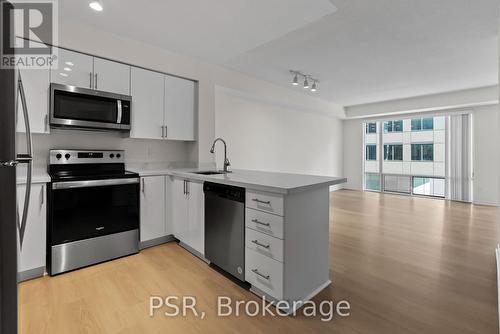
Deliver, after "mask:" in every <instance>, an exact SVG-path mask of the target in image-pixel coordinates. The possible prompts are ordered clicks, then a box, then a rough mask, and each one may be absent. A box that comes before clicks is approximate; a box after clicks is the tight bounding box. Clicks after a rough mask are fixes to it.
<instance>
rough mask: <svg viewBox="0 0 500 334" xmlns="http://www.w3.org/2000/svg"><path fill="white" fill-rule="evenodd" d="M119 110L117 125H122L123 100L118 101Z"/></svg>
mask: <svg viewBox="0 0 500 334" xmlns="http://www.w3.org/2000/svg"><path fill="white" fill-rule="evenodd" d="M116 104H117V109H118V116H117V117H116V123H118V124H121V123H122V100H117V101H116Z"/></svg>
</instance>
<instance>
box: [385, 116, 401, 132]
mask: <svg viewBox="0 0 500 334" xmlns="http://www.w3.org/2000/svg"><path fill="white" fill-rule="evenodd" d="M389 124H390V127H389ZM396 124H397V125H401V128H400V129H399V130H396ZM383 126H384V133H402V132H403V131H404V123H403V120H402V119H401V120H400V119H398V120H391V121H384V124H383Z"/></svg>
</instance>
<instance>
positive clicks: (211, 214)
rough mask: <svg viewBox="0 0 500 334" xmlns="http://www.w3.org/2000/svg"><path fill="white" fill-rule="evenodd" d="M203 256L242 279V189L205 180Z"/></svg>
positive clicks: (243, 267) (243, 194)
mask: <svg viewBox="0 0 500 334" xmlns="http://www.w3.org/2000/svg"><path fill="white" fill-rule="evenodd" d="M203 191H204V192H205V258H207V259H208V260H209V261H210V262H211V263H212V264H215V265H216V266H217V267H219V268H221V269H222V270H224V271H226V272H227V273H229V274H231V275H233V276H234V277H236V278H237V279H239V280H241V281H245V188H239V187H232V186H226V185H222V184H218V183H211V182H205V183H204V185H203Z"/></svg>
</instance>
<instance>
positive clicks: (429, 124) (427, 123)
mask: <svg viewBox="0 0 500 334" xmlns="http://www.w3.org/2000/svg"><path fill="white" fill-rule="evenodd" d="M433 129H434V118H432V117H431V118H415V119H412V120H411V131H420V130H433Z"/></svg>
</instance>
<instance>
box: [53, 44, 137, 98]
mask: <svg viewBox="0 0 500 334" xmlns="http://www.w3.org/2000/svg"><path fill="white" fill-rule="evenodd" d="M57 52H58V61H57V64H58V68H57V69H56V68H52V69H51V70H50V81H51V82H54V83H58V84H63V85H70V86H76V87H82V88H90V89H96V90H101V91H105V92H111V93H117V94H123V95H130V66H129V65H125V64H122V63H118V62H115V61H111V60H107V59H103V58H99V57H93V56H90V55H86V54H83V53H79V52H75V51H70V50H66V49H61V48H58V49H57Z"/></svg>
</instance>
